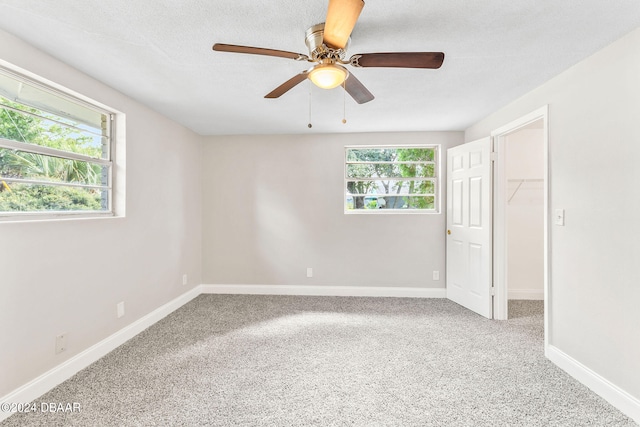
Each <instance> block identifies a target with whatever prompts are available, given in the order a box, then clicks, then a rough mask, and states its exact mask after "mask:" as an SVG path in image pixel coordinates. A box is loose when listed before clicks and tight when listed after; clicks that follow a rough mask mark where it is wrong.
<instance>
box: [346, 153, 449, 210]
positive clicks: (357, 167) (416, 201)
mask: <svg viewBox="0 0 640 427" xmlns="http://www.w3.org/2000/svg"><path fill="white" fill-rule="evenodd" d="M437 159H438V147H436V146H384V147H345V187H344V188H345V212H347V213H354V212H369V213H373V212H430V213H434V212H437V209H438V206H437V204H438V197H437V194H438V180H437V178H438V163H437Z"/></svg>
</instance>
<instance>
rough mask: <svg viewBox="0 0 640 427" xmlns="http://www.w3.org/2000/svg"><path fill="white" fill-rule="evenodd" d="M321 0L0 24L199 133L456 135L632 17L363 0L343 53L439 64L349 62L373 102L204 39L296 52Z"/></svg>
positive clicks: (219, 2)
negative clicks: (278, 92) (280, 89)
mask: <svg viewBox="0 0 640 427" xmlns="http://www.w3.org/2000/svg"><path fill="white" fill-rule="evenodd" d="M327 1H328V0H307V1H304V2H302V1H299V0H254V1H251V2H247V1H238V0H206V1H205V0H135V1H132V0H108V1H105V0H57V1H55V2H53V1H46V0H40V1H35V0H0V28H2V29H4V30H5V31H8V32H10V33H12V34H14V35H16V36H18V37H20V38H22V39H23V40H25V41H27V42H29V43H31V44H33V45H35V46H37V47H38V48H40V49H42V50H44V51H46V52H48V53H49V54H51V55H52V56H54V57H57V58H59V59H61V60H62V61H64V62H66V63H68V64H70V65H72V66H74V67H75V68H78V69H80V70H82V71H84V72H85V73H87V74H89V75H91V76H93V77H95V78H97V79H98V80H101V81H103V82H105V83H106V84H108V85H110V86H112V87H114V88H116V89H118V90H120V91H122V92H124V93H126V94H128V95H129V96H131V97H133V98H135V99H137V100H138V101H140V102H142V103H144V104H146V105H148V106H150V107H151V108H153V109H155V110H156V111H159V112H161V113H163V114H165V115H166V116H168V117H171V118H173V119H174V120H176V121H178V122H179V123H182V124H183V125H185V126H187V127H189V128H191V129H193V130H194V131H196V132H198V133H200V134H204V135H208V134H282V133H307V132H318V133H328V132H373V131H416V130H463V129H465V128H466V127H467V126H469V125H471V124H473V123H474V122H475V121H477V120H479V119H481V118H483V117H485V116H486V115H488V114H489V113H491V112H492V111H494V110H496V109H497V108H499V107H501V106H503V105H505V104H507V103H508V102H510V101H512V100H514V99H515V98H517V97H519V96H521V95H523V94H525V93H526V92H528V91H530V90H532V89H534V88H535V87H537V86H538V85H540V84H541V83H543V82H545V81H546V80H548V79H549V78H551V77H553V76H555V75H557V74H558V73H560V72H561V71H563V70H565V69H567V68H568V67H570V66H571V65H573V64H575V63H577V62H578V61H580V60H581V59H583V58H585V57H587V56H589V55H591V54H592V53H594V52H596V51H597V50H599V49H601V48H603V47H604V46H606V45H607V44H609V43H611V42H613V41H614V40H616V39H618V38H620V37H621V36H623V35H625V34H626V33H628V32H630V31H631V30H633V29H635V28H637V27H638V26H640V1H638V0H615V1H611V0H562V1H557V0H553V1H552V0H526V1H525V0H482V1H480V0H477V1H470V0H431V1H424V0H387V1H384V2H383V1H380V0H366V5H365V7H364V10H363V12H362V14H361V16H360V19H359V21H358V24H357V25H356V27H355V30H354V32H353V34H352V42H351V47H350V48H349V52H348V56H350V55H352V54H355V53H369V52H393V51H442V52H445V54H446V57H445V61H444V64H443V66H442V68H440V69H439V70H412V69H411V70H407V69H393V68H389V69H384V68H378V69H372V68H367V69H351V71H353V72H354V74H355V75H356V76H357V77H358V79H359V80H360V81H361V82H362V83H363V84H365V85H366V86H367V88H368V89H369V90H370V91H371V92H372V93H373V94H374V95H375V97H376V99H375V100H374V101H372V102H370V103H368V104H363V105H358V104H356V103H355V102H354V101H353V100H352V99H351V98H349V97H347V98H346V116H347V120H348V122H347V124H346V125H345V124H342V122H341V120H342V111H343V102H344V101H343V100H344V97H343V91H342V89H341V88H337V89H333V90H329V91H323V90H321V89H318V88H315V87H313V88H311V109H312V122H313V128H312V129H308V128H307V123H308V121H309V104H310V102H309V101H310V99H309V92H310V86H309V85H308V84H307V82H303V83H302V84H300V85H299V86H297V87H295V88H294V89H292V90H291V91H290V92H288V93H287V94H285V95H283V96H282V97H281V98H279V99H275V100H270V99H264V98H263V97H264V95H265V94H267V93H268V92H270V91H271V90H272V89H274V88H275V87H277V86H278V85H280V84H281V83H282V82H284V81H285V80H287V79H289V78H290V77H292V76H293V75H295V74H297V73H299V72H300V71H302V70H303V69H305V68H308V65H307V64H306V63H300V62H295V61H292V60H288V59H283V58H272V57H263V56H256V55H241V54H231V53H223V52H214V51H212V50H211V46H212V45H213V44H214V43H216V42H217V43H229V44H241V45H249V46H257V47H266V48H273V49H280V50H288V51H294V52H300V53H305V54H307V53H308V52H307V50H306V46H305V44H304V31H305V30H306V29H307V28H308V27H310V26H311V25H313V24H316V23H319V22H323V21H324V17H325V13H326V6H327Z"/></svg>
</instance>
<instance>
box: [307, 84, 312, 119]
mask: <svg viewBox="0 0 640 427" xmlns="http://www.w3.org/2000/svg"><path fill="white" fill-rule="evenodd" d="M312 89H313V88H312V87H311V80H309V124H308V125H307V127H308V128H309V129H311V128H312V127H313V125H312V124H311V90H312Z"/></svg>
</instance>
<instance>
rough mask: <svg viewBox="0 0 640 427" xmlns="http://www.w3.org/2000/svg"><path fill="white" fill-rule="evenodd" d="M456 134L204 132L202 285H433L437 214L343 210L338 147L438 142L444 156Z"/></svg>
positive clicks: (439, 265)
mask: <svg viewBox="0 0 640 427" xmlns="http://www.w3.org/2000/svg"><path fill="white" fill-rule="evenodd" d="M462 139H463V134H462V132H431V133H375V134H333V135H278V136H233V137H209V138H208V139H207V141H206V143H205V145H204V148H203V281H204V283H207V284H258V285H261V284H268V285H332V286H396V287H418V288H443V287H444V283H445V277H444V272H445V259H444V257H445V236H444V230H445V215H444V213H440V214H425V215H423V214H413V215H409V214H404V215H398V214H391V215H389V214H386V215H357V214H356V215H354V214H351V215H345V214H344V208H343V191H344V190H343V188H344V146H345V145H358V144H373V145H382V144H442V147H441V158H443V159H446V149H447V148H448V147H451V146H454V145H457V144H460V143H461V142H462ZM443 171H445V168H443ZM443 184H444V177H443ZM442 194H446V188H445V186H444V185H443V186H442ZM307 267H312V268H313V269H314V277H313V278H307V277H306V268H307ZM433 270H438V271H440V275H441V276H440V280H439V281H434V280H432V271H433Z"/></svg>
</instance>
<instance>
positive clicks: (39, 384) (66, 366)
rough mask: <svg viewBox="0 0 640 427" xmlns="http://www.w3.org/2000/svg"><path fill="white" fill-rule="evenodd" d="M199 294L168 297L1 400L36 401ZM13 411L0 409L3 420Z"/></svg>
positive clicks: (192, 293)
mask: <svg viewBox="0 0 640 427" xmlns="http://www.w3.org/2000/svg"><path fill="white" fill-rule="evenodd" d="M198 295H200V286H196V287H195V288H193V289H191V290H190V291H188V292H186V293H184V294H182V295H180V296H179V297H177V298H176V299H174V300H172V301H169V302H168V303H166V304H165V305H163V306H161V307H159V308H157V309H155V310H154V311H152V312H151V313H149V314H147V315H146V316H144V317H142V318H140V319H138V320H136V321H135V322H133V323H132V324H130V325H128V326H126V327H124V328H123V329H120V330H119V331H118V332H116V333H114V334H113V335H111V336H109V337H107V338H105V339H104V340H102V341H100V342H99V343H97V344H95V345H93V346H91V347H89V348H88V349H86V350H84V351H83V352H81V353H78V354H77V355H75V356H73V357H72V358H70V359H69V360H67V361H65V362H63V363H62V364H60V365H58V366H56V367H55V368H53V369H51V370H50V371H47V372H45V373H44V374H42V375H40V376H39V377H37V378H36V379H34V380H32V381H30V382H28V383H27V384H25V385H23V386H22V387H19V388H18V389H16V390H14V391H12V392H11V393H9V394H7V395H6V396H3V397H1V398H0V403H5V402H6V403H28V402H33V401H34V400H35V399H37V398H39V397H40V396H42V395H43V394H45V393H46V392H48V391H49V390H51V389H52V388H54V387H56V386H57V385H59V384H61V383H63V382H64V381H66V380H68V379H69V378H71V377H72V376H73V375H75V374H76V373H78V372H80V371H81V370H82V369H84V368H86V367H87V366H89V365H91V364H92V363H93V362H95V361H97V360H98V359H100V358H101V357H103V356H105V355H106V354H107V353H109V352H110V351H112V350H114V349H116V348H117V347H119V346H120V345H122V344H124V343H125V342H127V341H128V340H130V339H131V338H133V337H134V336H136V335H138V334H139V333H140V332H142V331H144V330H145V329H147V328H148V327H149V326H151V325H153V324H154V323H156V322H158V321H159V320H161V319H163V318H164V317H166V316H167V315H169V314H171V313H172V312H173V311H175V310H177V309H178V308H180V307H182V306H183V305H185V304H186V303H188V302H189V301H191V300H192V299H194V298H195V297H197V296H198ZM10 415H12V413H10V412H4V411H0V422H1V421H2V420H4V419H6V418H8V417H9V416H10Z"/></svg>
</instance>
